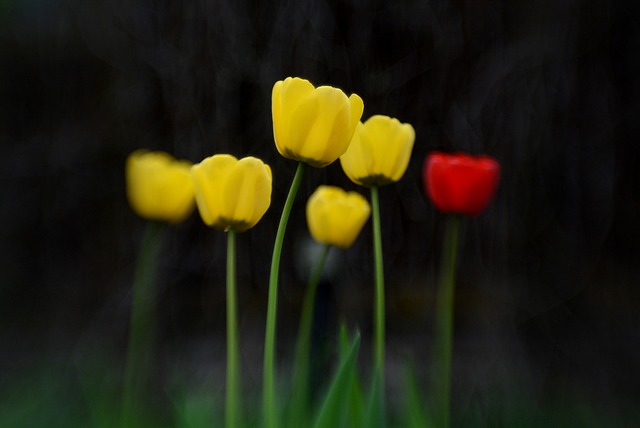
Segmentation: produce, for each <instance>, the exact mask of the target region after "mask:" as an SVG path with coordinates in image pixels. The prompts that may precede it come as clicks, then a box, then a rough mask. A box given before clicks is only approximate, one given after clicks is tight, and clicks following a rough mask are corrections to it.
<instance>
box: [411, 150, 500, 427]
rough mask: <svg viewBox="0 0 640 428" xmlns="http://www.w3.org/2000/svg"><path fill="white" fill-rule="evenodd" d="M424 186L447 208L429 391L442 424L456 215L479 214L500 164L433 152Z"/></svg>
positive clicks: (443, 209)
mask: <svg viewBox="0 0 640 428" xmlns="http://www.w3.org/2000/svg"><path fill="white" fill-rule="evenodd" d="M423 179H424V187H425V190H426V192H427V194H428V196H429V198H430V199H431V201H432V202H433V204H434V205H435V207H436V208H437V209H438V210H439V211H441V212H443V213H448V218H447V224H446V229H445V234H444V248H443V252H442V263H441V266H440V269H441V271H440V279H439V284H438V295H437V301H436V333H435V346H434V354H435V355H434V368H433V372H434V373H435V374H436V375H435V377H434V381H433V382H434V385H433V391H435V392H436V393H437V396H436V399H437V402H436V405H437V409H436V414H437V418H438V421H439V426H441V427H444V428H448V426H449V418H450V409H449V400H450V388H451V355H452V350H453V305H454V288H455V270H456V262H457V251H458V250H457V249H458V235H459V228H460V217H461V215H466V216H477V215H479V214H481V213H482V212H483V211H484V210H485V208H486V207H487V205H488V204H489V202H491V199H493V197H494V195H495V193H496V190H497V187H498V183H499V181H500V164H499V163H498V161H496V160H495V159H493V158H491V157H489V156H476V157H474V156H470V155H468V154H466V153H453V154H446V153H439V152H434V153H431V154H429V155H428V156H427V158H426V159H425V163H424V168H423Z"/></svg>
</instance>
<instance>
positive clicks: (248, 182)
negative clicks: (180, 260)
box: [191, 155, 272, 232]
mask: <svg viewBox="0 0 640 428" xmlns="http://www.w3.org/2000/svg"><path fill="white" fill-rule="evenodd" d="M191 176H192V178H193V184H194V186H195V193H196V202H197V205H198V211H199V212H200V216H201V217H202V220H203V221H204V222H205V224H207V225H208V226H211V227H216V228H219V229H224V230H225V231H226V230H229V229H233V230H235V231H237V232H243V231H245V230H247V229H250V228H252V227H253V226H255V225H256V224H257V223H258V221H259V220H260V219H261V218H262V216H263V215H264V213H265V212H266V211H267V209H268V208H269V205H270V204H271V180H272V178H271V168H269V165H267V164H265V163H264V162H262V161H261V160H260V159H258V158H254V157H251V156H249V157H246V158H242V159H240V160H238V159H236V158H235V157H233V156H231V155H215V156H211V157H208V158H206V159H204V160H203V161H202V162H200V163H199V164H196V165H194V166H193V167H192V168H191Z"/></svg>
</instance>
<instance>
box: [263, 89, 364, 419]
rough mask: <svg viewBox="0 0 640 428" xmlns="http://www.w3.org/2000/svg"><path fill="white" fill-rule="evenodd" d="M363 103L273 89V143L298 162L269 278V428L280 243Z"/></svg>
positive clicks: (342, 147) (322, 92)
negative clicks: (306, 182)
mask: <svg viewBox="0 0 640 428" xmlns="http://www.w3.org/2000/svg"><path fill="white" fill-rule="evenodd" d="M363 110H364V104H363V102H362V99H361V98H360V97H359V96H358V95H356V94H352V95H351V96H349V97H347V95H346V94H345V93H344V92H342V91H341V90H340V89H337V88H334V87H331V86H320V87H318V88H316V87H314V86H313V84H312V83H311V82H309V81H308V80H305V79H300V78H298V77H287V78H286V79H285V80H280V81H278V82H276V83H275V85H274V86H273V91H272V94H271V112H272V118H273V138H274V140H275V143H276V148H277V149H278V152H280V154H281V155H282V156H284V157H286V158H289V159H293V160H297V161H298V168H297V169H296V173H295V175H294V177H293V181H292V183H291V188H290V189H289V194H288V195H287V200H286V201H285V204H284V207H283V209H282V214H281V216H280V222H279V224H278V231H277V232H276V240H275V243H274V246H273V253H272V256H271V272H270V275H269V300H268V302H267V322H266V332H265V340H264V370H263V377H264V381H263V398H264V400H263V413H264V422H263V425H264V426H265V428H277V427H279V426H280V423H279V422H278V414H277V413H278V404H277V403H276V387H275V334H276V308H277V299H278V274H279V270H280V255H281V253H282V243H283V241H284V235H285V232H286V229H287V223H288V221H289V214H290V213H291V207H292V206H293V201H294V200H295V197H296V194H297V192H298V188H299V187H300V183H301V181H302V175H303V173H304V168H305V165H306V164H309V165H311V166H314V167H317V168H320V167H324V166H327V165H329V164H330V163H332V162H334V161H335V160H336V159H338V158H339V157H340V156H341V155H342V154H343V153H344V152H345V151H346V150H347V147H348V146H349V143H350V141H351V137H353V132H354V131H355V128H356V125H357V124H358V121H359V120H360V117H361V116H362V112H363Z"/></svg>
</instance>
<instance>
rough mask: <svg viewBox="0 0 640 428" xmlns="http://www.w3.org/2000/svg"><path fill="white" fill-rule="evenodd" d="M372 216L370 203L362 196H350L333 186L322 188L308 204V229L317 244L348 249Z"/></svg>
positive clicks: (357, 194)
mask: <svg viewBox="0 0 640 428" xmlns="http://www.w3.org/2000/svg"><path fill="white" fill-rule="evenodd" d="M370 213H371V207H370V206H369V202H367V200H366V199H365V198H364V197H363V196H362V195H360V194H359V193H356V192H348V193H347V192H345V191H344V190H342V189H341V188H339V187H334V186H320V187H318V188H317V189H316V191H315V192H313V194H312V195H311V197H310V198H309V201H308V202H307V225H308V226H309V232H310V233H311V236H312V237H313V239H315V240H316V241H317V242H319V243H321V244H326V245H333V246H336V247H339V248H349V247H350V246H351V245H353V242H354V241H355V240H356V238H357V237H358V235H359V234H360V231H361V230H362V228H363V227H364V224H365V223H366V222H367V219H368V218H369V214H370Z"/></svg>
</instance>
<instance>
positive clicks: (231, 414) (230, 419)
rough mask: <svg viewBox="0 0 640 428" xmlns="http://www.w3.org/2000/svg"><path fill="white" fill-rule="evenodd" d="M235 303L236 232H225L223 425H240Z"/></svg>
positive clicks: (232, 426)
mask: <svg viewBox="0 0 640 428" xmlns="http://www.w3.org/2000/svg"><path fill="white" fill-rule="evenodd" d="M236 308H237V303H236V232H235V230H233V229H231V230H229V231H228V232H227V396H226V412H225V426H226V427H227V428H236V427H239V426H240V423H239V422H240V383H239V379H240V374H239V369H238V363H239V357H240V353H239V346H238V316H237V309H236Z"/></svg>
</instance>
